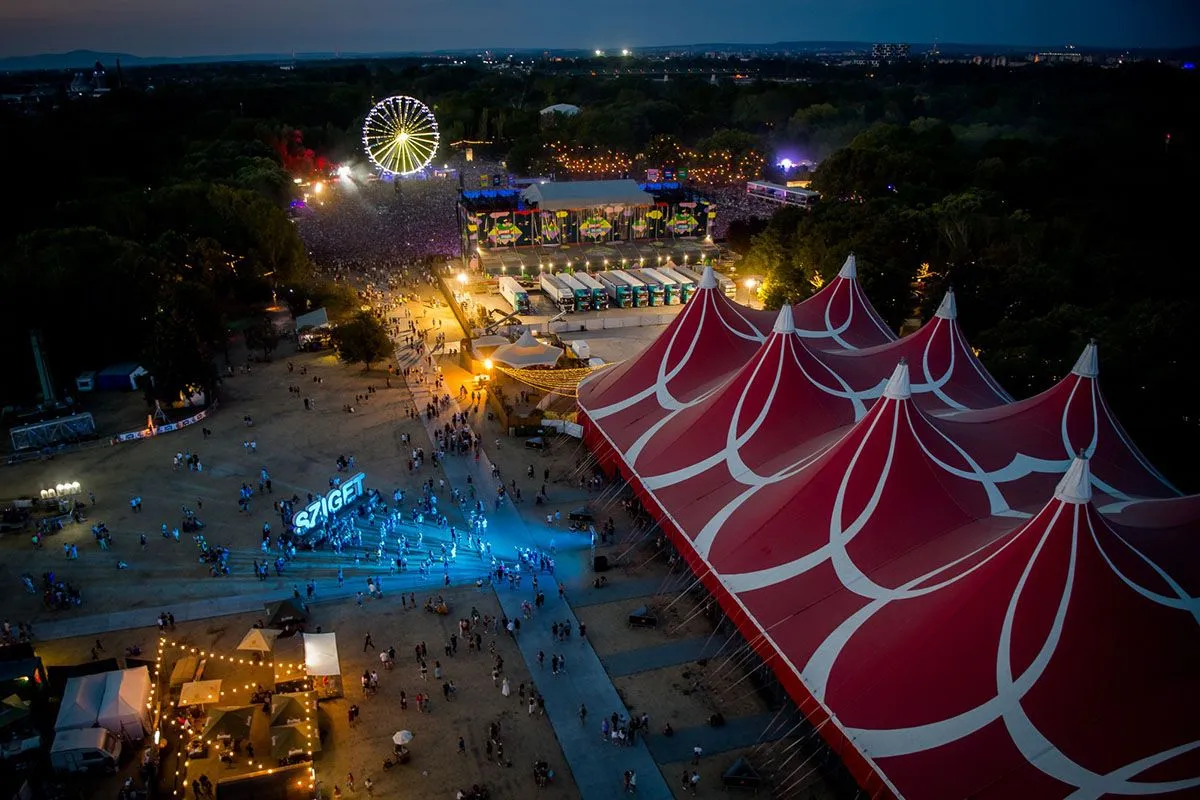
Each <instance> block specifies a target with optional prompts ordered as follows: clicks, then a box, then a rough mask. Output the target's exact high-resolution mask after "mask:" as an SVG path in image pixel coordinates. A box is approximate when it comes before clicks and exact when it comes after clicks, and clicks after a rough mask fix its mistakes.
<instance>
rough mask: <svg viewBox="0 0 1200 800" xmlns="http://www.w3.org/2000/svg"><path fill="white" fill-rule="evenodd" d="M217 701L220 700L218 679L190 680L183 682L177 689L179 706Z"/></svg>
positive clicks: (203, 704)
mask: <svg viewBox="0 0 1200 800" xmlns="http://www.w3.org/2000/svg"><path fill="white" fill-rule="evenodd" d="M219 702H221V682H220V681H219V680H213V681H192V682H191V683H185V684H184V685H183V688H182V689H180V690H179V705H181V706H206V705H208V704H210V703H219Z"/></svg>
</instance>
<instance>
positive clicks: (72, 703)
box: [54, 674, 107, 731]
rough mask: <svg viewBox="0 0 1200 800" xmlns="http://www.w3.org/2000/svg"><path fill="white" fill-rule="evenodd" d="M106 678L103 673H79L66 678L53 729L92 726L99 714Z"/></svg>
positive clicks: (63, 729)
mask: <svg viewBox="0 0 1200 800" xmlns="http://www.w3.org/2000/svg"><path fill="white" fill-rule="evenodd" d="M106 680H107V679H106V677H105V675H104V674H100V675H81V676H80V677H78V678H71V679H70V680H68V681H67V685H66V688H65V689H63V699H62V706H60V707H59V709H58V720H57V721H56V722H55V723H54V730H56V731H67V730H74V729H76V728H94V727H95V726H96V719H97V718H98V717H99V716H100V705H101V703H103V702H104V684H105V681H106Z"/></svg>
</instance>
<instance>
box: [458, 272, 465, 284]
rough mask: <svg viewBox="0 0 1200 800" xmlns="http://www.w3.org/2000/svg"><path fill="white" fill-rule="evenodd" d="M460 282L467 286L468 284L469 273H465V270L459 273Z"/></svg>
mask: <svg viewBox="0 0 1200 800" xmlns="http://www.w3.org/2000/svg"><path fill="white" fill-rule="evenodd" d="M458 282H459V285H461V286H466V285H467V273H465V272H460V273H458Z"/></svg>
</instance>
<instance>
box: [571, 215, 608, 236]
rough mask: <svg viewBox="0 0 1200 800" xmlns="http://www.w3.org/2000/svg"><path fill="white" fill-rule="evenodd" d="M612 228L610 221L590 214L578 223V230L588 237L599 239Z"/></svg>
mask: <svg viewBox="0 0 1200 800" xmlns="http://www.w3.org/2000/svg"><path fill="white" fill-rule="evenodd" d="M611 230H612V223H611V222H609V221H608V220H606V219H604V218H603V217H596V216H591V217H588V218H587V219H585V220H584V221H583V222H582V223H580V225H579V232H580V233H581V234H583V235H584V236H586V237H587V238H589V239H600V238H602V237H604V236H607V235H608V232H609V231H611Z"/></svg>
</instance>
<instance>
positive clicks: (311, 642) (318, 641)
mask: <svg viewBox="0 0 1200 800" xmlns="http://www.w3.org/2000/svg"><path fill="white" fill-rule="evenodd" d="M304 670H305V672H307V673H308V674H309V675H339V676H340V675H341V674H342V665H341V662H340V661H339V660H338V651H337V634H336V633H306V634H304Z"/></svg>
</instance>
